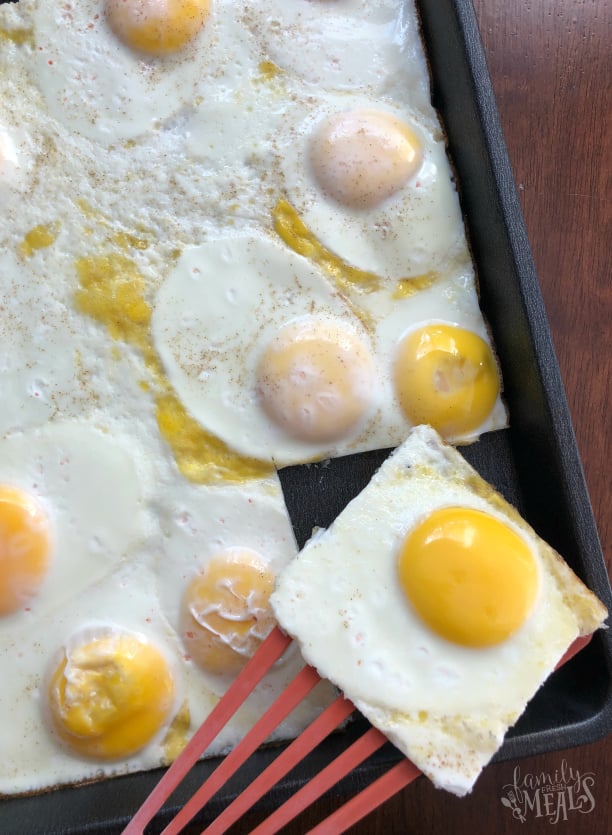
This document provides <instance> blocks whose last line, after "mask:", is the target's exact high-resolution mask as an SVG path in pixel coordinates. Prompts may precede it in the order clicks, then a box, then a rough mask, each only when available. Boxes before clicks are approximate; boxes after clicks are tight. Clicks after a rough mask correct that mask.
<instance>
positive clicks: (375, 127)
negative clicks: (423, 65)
mask: <svg viewBox="0 0 612 835" xmlns="http://www.w3.org/2000/svg"><path fill="white" fill-rule="evenodd" d="M288 139H289V141H288V142H287V144H286V146H285V147H284V148H283V154H282V170H283V176H284V184H285V192H286V196H287V200H288V201H289V203H290V204H291V205H292V206H293V207H294V208H295V210H296V211H297V213H298V215H299V217H300V219H301V220H302V222H303V223H304V224H305V225H306V226H307V227H308V228H309V229H310V231H311V232H312V233H313V234H314V235H315V236H316V237H317V238H318V239H319V240H320V241H321V243H322V244H323V245H324V246H325V247H327V248H328V249H330V250H331V251H332V252H334V253H335V254H336V255H338V256H340V258H342V259H343V260H344V261H346V262H347V263H348V264H350V265H352V266H353V267H358V268H359V269H361V270H367V271H368V272H371V273H374V274H375V275H377V276H380V277H382V278H384V279H389V280H395V281H398V280H399V279H400V278H406V277H410V276H420V275H423V274H425V273H427V272H429V271H431V270H434V271H435V270H441V269H448V267H449V266H450V265H452V264H453V263H454V262H456V261H457V260H458V259H464V258H465V253H466V242H465V231H464V227H463V220H462V216H461V211H460V208H459V200H458V197H457V193H456V190H455V186H454V182H453V177H452V174H451V170H450V166H449V162H448V158H447V155H446V148H445V144H444V140H443V138H442V135H441V132H440V128H439V125H438V123H437V122H436V121H435V120H434V119H432V118H430V117H426V116H423V115H422V114H421V113H420V112H418V111H417V110H414V109H412V110H411V109H410V108H409V107H406V106H404V107H399V106H396V105H393V104H388V103H387V102H386V101H384V100H380V101H375V100H373V99H371V98H367V97H364V96H338V95H336V96H331V95H326V96H325V97H324V98H323V97H321V98H320V99H318V100H316V101H315V102H314V103H312V104H311V105H310V107H309V108H308V111H307V115H306V116H305V118H303V120H302V121H301V123H299V124H296V125H295V127H294V130H293V131H292V132H291V134H290V136H289V137H288Z"/></svg>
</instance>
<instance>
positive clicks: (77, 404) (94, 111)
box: [0, 0, 506, 793]
mask: <svg viewBox="0 0 612 835" xmlns="http://www.w3.org/2000/svg"><path fill="white" fill-rule="evenodd" d="M141 5H142V4H137V5H134V4H132V3H130V2H128V3H123V2H119V0H82V2H78V3H76V2H75V3H69V2H68V3H67V2H64V0H44V1H43V0H20V2H19V3H11V4H3V5H2V6H1V7H0V98H1V99H2V102H3V108H2V113H1V114H0V201H1V202H2V207H3V215H2V221H1V223H0V291H1V292H0V296H1V298H2V302H1V304H0V344H1V345H2V346H3V351H2V356H1V357H0V390H1V391H2V410H1V412H0V549H2V548H3V549H4V551H3V552H2V553H3V563H2V564H3V565H4V566H5V568H6V571H5V574H4V576H2V575H1V573H0V577H1V580H2V585H1V586H0V613H1V614H0V675H2V678H3V681H4V680H6V682H7V684H6V687H5V688H4V690H3V693H2V695H1V696H0V729H1V730H0V734H1V737H0V748H1V749H2V751H3V752H4V753H5V767H4V770H0V792H6V793H11V792H15V791H35V790H39V789H42V788H46V787H50V786H53V785H57V784H60V783H63V782H76V781H78V780H81V779H89V778H92V777H97V776H101V775H102V774H111V773H119V772H120V773H124V772H127V771H134V770H137V769H140V768H148V767H152V766H155V765H157V764H159V763H161V762H166V761H168V760H170V759H172V758H173V757H174V756H176V754H177V753H178V752H179V751H180V749H181V747H182V745H184V743H185V741H186V739H187V738H188V737H189V735H190V734H191V732H192V731H193V729H194V728H195V727H196V726H197V724H198V723H199V722H200V721H201V720H202V719H203V718H204V715H205V713H206V711H207V710H208V708H209V707H210V706H212V705H213V704H214V703H215V701H216V700H217V699H218V698H219V696H220V695H221V693H222V692H223V691H224V689H225V688H226V687H227V685H228V682H229V681H230V680H231V678H232V676H233V675H234V674H235V671H236V665H237V666H238V667H239V666H240V664H241V663H243V662H244V658H245V657H248V655H249V654H251V653H252V651H254V648H255V647H256V646H257V644H258V642H259V640H260V639H261V637H262V636H263V634H265V632H266V630H267V629H269V628H270V626H271V616H270V609H269V605H268V604H267V603H266V602H264V603H262V602H261V600H262V599H263V600H264V601H265V600H267V595H268V593H269V589H270V587H271V584H272V583H273V578H274V575H275V574H276V573H277V572H278V571H279V570H280V569H281V568H282V567H283V566H285V565H286V564H287V563H288V562H289V561H290V560H291V559H292V558H293V557H294V555H295V543H294V541H293V536H292V533H291V528H290V524H289V521H288V518H287V514H286V510H285V507H284V503H283V499H282V495H281V491H280V487H279V484H278V480H277V477H276V474H275V467H279V466H284V465H287V464H293V463H298V462H300V461H310V460H315V459H318V458H322V457H326V456H332V455H344V454H347V453H350V452H355V451H358V450H362V449H373V448H381V447H387V446H390V445H395V444H397V443H399V442H400V441H401V440H402V439H403V437H404V435H405V433H406V432H407V431H408V429H409V428H410V426H411V425H413V424H414V423H415V422H417V421H418V420H421V419H423V418H422V415H423V413H422V411H419V412H415V411H414V402H413V400H414V398H412V397H411V392H412V391H413V390H414V391H418V392H419V394H421V393H423V396H422V397H421V396H419V398H418V399H419V402H421V403H422V404H425V405H424V408H425V409H426V411H425V415H426V419H427V420H431V421H432V422H435V421H439V422H440V423H441V425H443V427H444V430H445V432H446V435H447V437H449V438H450V439H451V440H453V441H456V442H458V443H460V442H468V441H472V440H475V439H476V438H477V437H478V436H479V435H480V434H481V433H482V432H484V431H489V430H493V429H497V428H500V427H502V426H505V424H506V413H505V408H504V405H503V402H502V397H501V378H500V375H499V369H498V366H497V362H496V360H495V355H494V349H493V345H492V342H491V338H490V335H489V333H488V330H487V326H486V323H485V321H484V319H483V317H482V315H481V313H480V310H479V308H478V299H477V294H476V283H475V275H474V271H473V267H472V265H471V263H470V261H469V255H468V250H467V244H466V240H465V233H464V230H463V225H462V220H461V213H460V208H459V202H458V198H457V194H456V190H455V187H454V184H453V182H452V176H451V171H450V167H449V164H448V161H447V159H446V154H445V148H444V142H443V137H442V134H441V130H440V126H439V124H438V121H437V117H436V115H435V113H434V111H433V109H432V108H431V105H430V103H429V82H428V75H427V67H426V63H425V59H424V56H423V53H422V47H421V44H420V40H419V38H418V24H417V18H416V12H415V9H414V8H413V6H412V4H410V3H404V2H400V0H381V1H380V2H376V3H364V2H361V1H360V0H359V2H357V0H339V1H338V2H334V3H333V4H321V3H300V4H291V3H280V2H273V3H269V4H268V3H251V2H246V0H215V2H212V3H208V2H206V0H185V2H179V3H174V4H172V3H169V4H158V3H152V4H150V5H147V7H146V9H145V11H147V12H148V13H150V14H151V15H152V17H153V18H155V14H157V13H158V12H159V9H160V8H161V7H162V6H163V7H164V9H165V12H163V13H162V16H161V18H159V17H158V18H157V19H156V20H154V23H153V24H151V20H150V19H149V18H147V17H146V15H145V17H143V16H142V15H141V14H140V13H139V11H138V10H139V9H140V7H141ZM145 5H146V4H145ZM150 24H151V25H150ZM313 45H314V46H313ZM362 49H363V50H366V51H367V52H368V54H369V55H371V61H363V60H361V58H360V60H359V61H356V60H355V55H357V54H359V55H361V53H362ZM313 52H314V53H315V54H316V55H317V56H318V59H319V60H318V64H317V65H316V67H313V65H312V62H310V61H307V60H306V59H305V56H307V55H311V54H313ZM347 126H348V127H347ZM337 129H338V130H339V131H340V134H339V135H342V134H343V131H344V130H345V129H346V130H348V134H347V138H346V141H347V142H348V145H347V146H346V147H348V148H349V149H350V151H351V159H352V160H353V163H352V167H351V169H350V171H349V176H348V177H346V176H344V174H343V169H342V165H340V166H338V164H337V163H338V160H339V159H341V157H342V154H343V153H344V150H343V149H344V148H345V145H343V144H342V143H343V142H344V140H343V139H341V141H340V144H339V145H338V144H337V143H336V134H338V130H337ZM362 129H363V130H362ZM362 134H363V135H364V136H366V137H367V141H366V142H365V145H364V142H363V141H362V140H361V139H360V137H361V136H362ZM387 142H390V145H389V148H390V149H391V152H390V154H389V155H387V154H386V153H374V154H372V153H371V152H370V151H369V150H368V149H369V147H370V145H369V144H368V143H370V144H371V143H373V147H374V148H375V150H376V149H378V150H379V151H380V149H381V148H383V149H384V148H385V147H386V143H387ZM370 150H371V149H370ZM396 163H397V165H396ZM364 170H365V171H369V172H370V174H371V173H372V172H373V176H370V177H369V178H368V177H365V178H361V176H357V177H355V174H357V175H360V174H361V173H363V172H364ZM376 181H380V182H383V181H384V183H385V190H384V193H383V192H381V191H380V190H378V191H377V189H376V188H374V189H373V187H372V182H376ZM332 186H333V188H331V187H332ZM330 189H331V191H330ZM370 204H372V205H370ZM395 223H397V224H399V226H398V228H392V227H393V226H394V224H395ZM423 345H426V346H428V351H429V353H430V354H431V356H432V357H433V360H431V362H433V371H432V368H431V367H430V366H428V365H426V367H425V370H424V371H423V366H422V365H421V364H420V362H418V357H420V356H421V353H422V350H421V348H422V346H423ZM474 345H475V348H474ZM415 346H416V347H415ZM429 349H431V350H429ZM425 353H427V352H425ZM438 355H441V356H443V357H445V359H444V361H443V362H442V364H441V365H440V363H439V362H438V360H436V359H435V357H436V356H438ZM428 362H429V361H428ZM465 369H467V370H465ZM423 380H425V381H426V382H425V383H423ZM427 381H429V382H427ZM432 381H433V384H432ZM423 387H424V389H425V391H424V392H422V388H423ZM441 402H444V404H445V406H444V409H442V414H439V412H440V409H439V404H440V403H441ZM472 403H476V404H477V405H478V408H477V409H476V410H474V409H473V408H472V405H471V404H472ZM466 404H467V407H466ZM449 415H450V416H449ZM24 555H26V557H27V558H26V559H24ZM224 571H225V572H226V573H225V574H224V573H223V572H224ZM270 577H272V580H270ZM249 583H251V584H252V588H251V587H250V586H249ZM211 588H212V589H213V591H212V592H211ZM245 589H246V591H245ZM217 592H219V594H218V596H217V597H215V595H216V594H217ZM211 594H212V596H213V598H214V599H213V600H212V602H211ZM237 601H238V602H237ZM219 612H221V613H222V614H221V615H219ZM217 616H219V617H221V622H220V621H219V619H218V617H217ZM228 624H229V625H228ZM211 635H213V636H214V637H213V638H212V639H211V638H210V636H211ZM16 659H18V661H17V662H16ZM298 662H299V656H298V654H297V653H296V655H295V657H292V658H288V659H285V661H284V662H283V663H282V664H280V665H279V666H278V668H276V669H275V670H274V671H273V673H272V674H271V677H270V679H269V681H268V682H267V683H265V684H264V685H263V686H262V689H261V693H260V694H259V695H257V694H256V695H255V697H254V699H253V701H252V703H251V704H250V705H249V706H247V707H246V708H245V710H244V711H243V712H242V713H241V714H240V716H239V717H237V719H236V722H235V723H234V724H232V725H230V726H229V727H228V729H227V731H226V732H225V735H224V736H222V737H221V739H220V740H219V742H218V744H217V747H216V748H215V749H211V751H210V753H214V752H219V751H220V750H225V749H226V748H228V747H230V746H231V745H232V744H233V743H234V741H235V740H236V739H237V738H239V737H240V736H241V735H242V734H243V733H244V731H245V729H246V728H247V727H248V726H249V725H250V723H251V722H252V720H253V718H254V716H255V715H257V714H258V713H259V712H261V710H263V708H264V705H265V704H267V703H268V702H269V699H270V698H271V697H272V695H274V694H275V693H277V692H279V691H280V690H281V689H282V687H283V686H284V685H285V683H286V681H287V677H288V676H289V675H290V674H291V671H292V670H294V669H295V666H296V665H297V664H298ZM98 670H99V671H101V672H100V675H99V676H98V673H97V671H98ZM118 671H120V672H121V675H120V674H119V672H118ZM156 677H159V679H160V681H162V682H163V683H164V686H163V687H160V688H159V692H160V693H161V692H162V691H163V694H165V695H164V696H163V698H161V697H160V699H156V698H155V696H154V694H155V692H157V688H156V687H155V686H151V681H155V680H156ZM122 681H125V690H122V685H121V682H122ZM92 682H94V683H93V684H92ZM94 685H95V686H94ZM120 685H121V686H120ZM330 689H331V688H325V687H323V688H321V689H320V690H319V691H317V694H315V695H314V696H313V698H312V699H311V700H310V701H307V702H306V704H305V706H304V708H303V711H302V713H301V714H300V715H299V716H297V714H296V718H295V721H294V722H293V724H286V725H284V726H283V728H282V729H281V731H280V734H281V735H282V736H285V737H286V736H292V735H294V734H295V733H297V732H298V731H299V729H300V728H301V727H302V725H303V723H304V722H306V720H307V719H308V718H309V717H312V716H314V715H316V714H317V713H318V711H319V709H320V707H321V704H323V703H325V701H326V700H327V699H328V698H329V695H330ZM90 690H91V692H96V693H98V694H100V693H102V692H106V690H108V693H107V695H108V698H102V697H100V698H96V699H94V700H92V701H89V702H88V700H87V698H86V694H87V693H88V692H90ZM139 690H141V691H142V692H146V693H148V694H149V696H150V698H149V699H148V702H147V706H146V710H144V712H143V720H142V722H132V720H131V718H130V717H132V716H133V711H134V710H135V709H136V708H135V702H134V699H133V694H134V693H135V692H138V691H139ZM109 694H110V695H109ZM115 702H116V703H117V705H118V709H117V711H116V714H117V715H116V716H115V715H114V714H113V711H112V710H111V711H106V708H104V705H109V704H111V705H112V704H114V703H115ZM115 720H116V721H115ZM121 723H125V726H126V727H127V726H129V727H131V728H132V729H133V731H134V733H133V734H132V733H131V732H130V734H125V739H126V740H127V741H128V742H129V745H128V748H125V749H121V748H118V747H117V745H118V743H117V739H118V738H120V737H121V736H122V733H121V727H122V725H121ZM94 738H95V741H92V740H94ZM128 742H126V745H127V744H128Z"/></svg>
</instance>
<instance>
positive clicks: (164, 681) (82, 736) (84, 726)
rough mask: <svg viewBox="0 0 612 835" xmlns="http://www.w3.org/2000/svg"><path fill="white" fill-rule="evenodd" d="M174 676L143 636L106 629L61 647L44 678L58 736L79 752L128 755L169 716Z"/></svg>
mask: <svg viewBox="0 0 612 835" xmlns="http://www.w3.org/2000/svg"><path fill="white" fill-rule="evenodd" d="M174 700H175V685H174V679H173V676H172V674H171V671H170V669H169V666H168V662H167V661H166V659H165V658H164V656H163V655H162V653H161V652H160V651H159V650H158V649H157V648H156V647H154V646H153V645H152V644H150V643H148V642H147V641H146V640H145V639H144V638H142V637H141V636H139V635H136V634H133V633H130V632H120V631H111V632H109V633H108V634H105V635H102V636H99V637H96V638H88V639H85V640H84V641H83V642H82V643H78V644H77V645H76V646H73V647H71V648H70V649H69V650H65V651H64V657H63V659H62V661H61V662H60V664H59V665H58V666H57V668H56V669H55V671H54V672H53V674H52V677H51V680H50V684H49V707H50V714H51V719H52V722H53V726H54V728H55V730H56V731H57V733H58V735H59V736H60V738H61V739H62V740H63V741H64V742H65V743H66V744H67V745H69V746H70V748H72V749H73V750H74V751H75V752H77V753H78V754H80V755H82V756H86V757H92V758H95V759H99V760H113V759H118V758H122V757H129V756H130V755H131V754H134V753H135V752H136V751H138V750H140V749H141V748H143V747H144V746H145V745H146V744H147V743H148V742H150V741H151V739H152V738H153V737H154V736H155V734H157V733H158V732H159V730H160V729H161V728H162V727H163V726H164V725H165V724H166V722H167V721H168V720H169V718H170V713H171V711H172V708H173V705H174Z"/></svg>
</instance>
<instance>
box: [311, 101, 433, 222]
mask: <svg viewBox="0 0 612 835" xmlns="http://www.w3.org/2000/svg"><path fill="white" fill-rule="evenodd" d="M421 161H422V146H421V142H420V140H419V138H418V136H417V135H416V134H415V133H414V131H413V130H412V129H411V128H410V127H409V126H408V125H406V124H404V123H403V122H401V121H400V120H399V119H396V118H395V117H394V116H392V115H391V114H389V113H385V112H384V111H376V110H353V111H348V112H343V113H338V114H336V115H335V116H332V117H331V118H329V119H327V120H326V121H325V122H324V123H323V124H322V125H321V126H320V127H319V128H318V130H317V132H316V133H315V135H314V136H313V138H312V141H311V143H310V167H311V170H312V173H313V175H314V177H315V179H316V181H317V183H318V185H319V187H320V188H321V190H322V191H323V192H324V193H325V194H328V195H329V196H330V197H332V198H333V199H334V200H336V201H337V202H338V203H341V204H342V205H344V206H349V207H351V208H354V209H372V208H374V207H375V206H378V205H380V203H382V202H383V201H384V200H386V199H387V198H388V197H391V196H392V195H393V194H395V193H396V192H397V191H398V190H399V189H401V188H402V187H403V186H404V185H405V184H406V182H407V181H408V180H409V179H410V178H411V177H412V176H413V175H414V174H415V173H416V171H417V170H418V168H419V167H420V165H421Z"/></svg>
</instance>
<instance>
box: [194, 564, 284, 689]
mask: <svg viewBox="0 0 612 835" xmlns="http://www.w3.org/2000/svg"><path fill="white" fill-rule="evenodd" d="M273 590H274V574H272V572H271V571H270V570H269V569H268V568H267V567H266V566H265V565H264V563H263V561H262V559H261V557H259V555H258V554H256V553H254V552H252V551H247V550H234V549H232V550H231V551H228V552H227V553H226V554H223V555H220V556H218V557H215V558H214V559H212V560H211V561H210V562H208V563H207V564H206V566H205V567H204V569H203V570H202V572H201V573H200V574H198V575H197V576H196V577H194V578H193V580H192V581H191V582H190V583H189V585H188V587H187V589H186V591H185V594H184V597H183V601H182V606H181V617H180V633H181V636H182V639H183V643H184V645H185V648H186V649H187V651H188V652H189V654H190V656H191V657H192V658H193V660H194V661H195V663H196V664H198V666H200V667H202V668H203V669H204V670H207V671H208V672H210V673H214V674H215V675H224V674H233V673H236V672H237V671H238V670H239V669H240V668H241V667H242V665H243V664H244V663H245V662H246V661H247V660H248V659H249V658H250V657H251V656H252V655H253V653H254V652H255V650H256V649H257V647H258V646H259V644H260V643H261V641H262V640H263V639H264V638H265V637H266V636H267V635H268V633H269V632H270V630H271V629H272V627H273V626H274V615H273V614H272V609H271V608H270V604H269V602H268V601H269V597H270V595H271V594H272V592H273Z"/></svg>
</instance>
